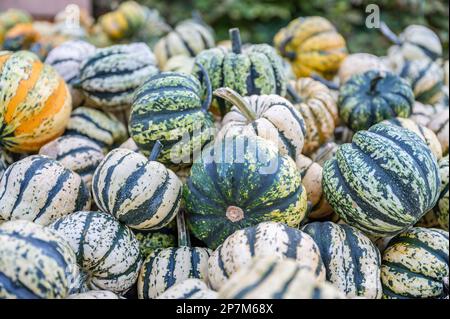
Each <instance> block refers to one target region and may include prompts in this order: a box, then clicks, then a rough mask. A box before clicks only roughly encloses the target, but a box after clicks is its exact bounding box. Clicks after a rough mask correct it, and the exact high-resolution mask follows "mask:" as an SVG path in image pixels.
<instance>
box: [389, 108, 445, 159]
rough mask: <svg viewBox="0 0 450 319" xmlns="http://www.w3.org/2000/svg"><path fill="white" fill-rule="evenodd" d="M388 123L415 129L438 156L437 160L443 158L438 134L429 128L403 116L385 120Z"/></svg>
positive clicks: (411, 129)
mask: <svg viewBox="0 0 450 319" xmlns="http://www.w3.org/2000/svg"><path fill="white" fill-rule="evenodd" d="M383 123H386V124H392V125H397V126H400V127H403V128H405V129H408V130H410V131H413V132H414V133H416V134H417V135H418V136H419V137H420V139H421V140H422V141H424V142H425V143H426V144H427V146H428V147H429V148H430V150H431V152H432V153H433V155H434V156H436V159H437V160H440V159H441V158H442V146H441V143H440V142H439V139H438V138H437V136H436V134H434V132H433V131H432V130H430V129H429V128H427V127H425V126H422V125H419V124H417V123H416V122H414V121H413V120H411V119H404V118H401V117H396V118H393V119H390V120H386V121H383Z"/></svg>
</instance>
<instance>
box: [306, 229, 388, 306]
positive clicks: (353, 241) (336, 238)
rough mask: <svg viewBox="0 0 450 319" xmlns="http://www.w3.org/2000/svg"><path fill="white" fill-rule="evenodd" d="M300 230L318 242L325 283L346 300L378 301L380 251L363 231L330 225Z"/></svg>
mask: <svg viewBox="0 0 450 319" xmlns="http://www.w3.org/2000/svg"><path fill="white" fill-rule="evenodd" d="M302 231H304V232H305V233H307V234H309V235H310V236H311V237H312V238H313V240H314V241H315V242H316V243H317V245H318V247H319V250H320V255H321V256H322V260H323V262H324V264H325V268H326V272H327V280H328V281H330V282H331V283H332V284H333V285H335V286H336V287H337V288H339V289H340V290H341V291H342V292H343V293H345V294H346V295H347V297H349V298H354V297H362V298H368V299H379V298H381V296H382V292H383V291H382V287H381V281H380V267H381V256H380V252H379V251H378V249H377V247H375V246H374V244H372V242H371V241H370V239H369V238H367V237H366V236H365V235H364V234H363V233H362V232H360V231H359V230H357V229H356V228H354V227H351V226H348V225H345V224H343V225H338V224H335V223H332V222H323V223H321V222H315V223H311V224H307V225H305V226H304V227H303V228H302Z"/></svg>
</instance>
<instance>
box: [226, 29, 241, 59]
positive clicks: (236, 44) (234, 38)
mask: <svg viewBox="0 0 450 319" xmlns="http://www.w3.org/2000/svg"><path fill="white" fill-rule="evenodd" d="M229 32H230V40H231V51H233V53H235V54H241V53H242V41H241V33H240V32H239V29H238V28H233V29H230V31H229Z"/></svg>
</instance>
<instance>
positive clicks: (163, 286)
mask: <svg viewBox="0 0 450 319" xmlns="http://www.w3.org/2000/svg"><path fill="white" fill-rule="evenodd" d="M210 254H211V251H210V250H209V249H207V248H200V247H180V248H174V247H173V248H166V249H158V250H156V251H154V252H153V253H152V254H151V255H150V256H148V257H147V259H146V260H145V261H144V263H143V264H142V267H141V271H140V273H139V278H138V297H139V299H155V298H157V297H159V296H160V295H161V294H162V293H164V292H165V291H166V290H167V289H169V288H170V287H172V286H174V285H176V284H179V283H181V282H183V281H184V280H186V279H189V278H197V279H201V280H206V279H207V278H208V273H207V271H208V258H209V255H210Z"/></svg>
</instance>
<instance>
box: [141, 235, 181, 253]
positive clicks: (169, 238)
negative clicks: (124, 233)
mask: <svg viewBox="0 0 450 319" xmlns="http://www.w3.org/2000/svg"><path fill="white" fill-rule="evenodd" d="M135 235H136V239H137V240H138V241H139V249H140V251H141V255H142V257H143V259H145V258H147V256H149V255H150V254H151V253H152V252H154V251H155V250H156V249H160V248H169V247H175V246H176V245H177V241H176V238H175V236H174V235H172V234H169V233H165V232H160V231H154V232H145V233H144V232H138V233H136V234H135Z"/></svg>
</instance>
